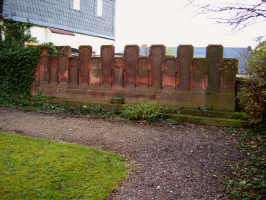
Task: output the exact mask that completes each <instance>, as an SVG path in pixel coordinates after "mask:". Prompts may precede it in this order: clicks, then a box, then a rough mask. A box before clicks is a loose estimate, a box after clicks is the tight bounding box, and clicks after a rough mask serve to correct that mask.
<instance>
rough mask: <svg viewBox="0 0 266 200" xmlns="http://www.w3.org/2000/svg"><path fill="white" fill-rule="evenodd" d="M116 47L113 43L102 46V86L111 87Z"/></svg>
mask: <svg viewBox="0 0 266 200" xmlns="http://www.w3.org/2000/svg"><path fill="white" fill-rule="evenodd" d="M114 54H115V49H114V46H112V45H104V46H102V47H101V59H102V86H103V87H107V88H109V87H111V81H112V67H111V65H112V62H113V59H114Z"/></svg>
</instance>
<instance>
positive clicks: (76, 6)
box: [73, 0, 80, 11]
mask: <svg viewBox="0 0 266 200" xmlns="http://www.w3.org/2000/svg"><path fill="white" fill-rule="evenodd" d="M73 9H74V10H78V11H80V0H73Z"/></svg>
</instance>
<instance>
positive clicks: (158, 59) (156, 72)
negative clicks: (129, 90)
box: [150, 45, 165, 89]
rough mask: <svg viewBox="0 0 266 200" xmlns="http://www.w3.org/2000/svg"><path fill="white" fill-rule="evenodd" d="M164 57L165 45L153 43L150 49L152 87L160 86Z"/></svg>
mask: <svg viewBox="0 0 266 200" xmlns="http://www.w3.org/2000/svg"><path fill="white" fill-rule="evenodd" d="M164 59H165V46H163V45H153V46H151V49H150V63H151V76H152V79H151V82H152V88H153V89H161V88H162V67H163V63H164Z"/></svg>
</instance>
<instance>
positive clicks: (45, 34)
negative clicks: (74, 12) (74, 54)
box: [31, 26, 114, 54]
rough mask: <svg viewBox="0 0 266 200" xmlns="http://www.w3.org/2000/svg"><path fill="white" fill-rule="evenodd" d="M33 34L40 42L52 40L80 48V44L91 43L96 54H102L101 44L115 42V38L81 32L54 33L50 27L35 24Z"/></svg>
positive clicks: (57, 44) (59, 43)
mask: <svg viewBox="0 0 266 200" xmlns="http://www.w3.org/2000/svg"><path fill="white" fill-rule="evenodd" d="M31 34H32V36H33V37H36V38H37V40H38V42H39V43H44V42H46V43H47V42H52V43H53V44H54V45H55V46H71V47H72V48H76V49H78V48H79V46H80V45H90V46H92V47H93V51H95V53H96V54H100V47H101V45H110V44H114V41H113V40H108V39H104V38H99V37H93V36H88V35H85V34H80V33H74V34H75V36H72V35H63V34H58V33H52V32H51V31H50V29H49V28H47V27H40V26H33V27H32V28H31Z"/></svg>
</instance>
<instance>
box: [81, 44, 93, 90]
mask: <svg viewBox="0 0 266 200" xmlns="http://www.w3.org/2000/svg"><path fill="white" fill-rule="evenodd" d="M91 56H92V47H91V46H80V47H79V87H82V88H84V87H85V88H86V87H88V84H89V63H90V59H91Z"/></svg>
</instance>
